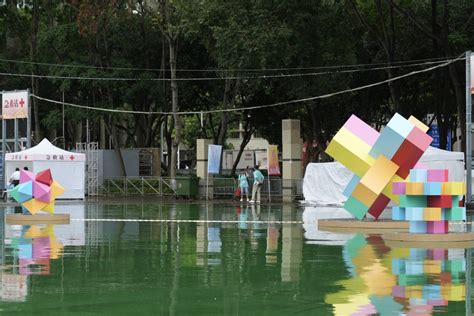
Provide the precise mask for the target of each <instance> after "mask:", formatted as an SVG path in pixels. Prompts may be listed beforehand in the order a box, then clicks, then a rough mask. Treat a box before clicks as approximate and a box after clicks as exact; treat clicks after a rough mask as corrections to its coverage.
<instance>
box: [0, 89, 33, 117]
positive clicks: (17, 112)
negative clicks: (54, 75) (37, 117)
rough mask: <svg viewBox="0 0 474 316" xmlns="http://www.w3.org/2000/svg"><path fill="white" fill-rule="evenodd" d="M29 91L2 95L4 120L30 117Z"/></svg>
mask: <svg viewBox="0 0 474 316" xmlns="http://www.w3.org/2000/svg"><path fill="white" fill-rule="evenodd" d="M28 103H29V102H28V91H26V90H24V91H13V92H3V93H2V117H3V119H4V120H8V119H17V118H27V117H28V106H29V104H28Z"/></svg>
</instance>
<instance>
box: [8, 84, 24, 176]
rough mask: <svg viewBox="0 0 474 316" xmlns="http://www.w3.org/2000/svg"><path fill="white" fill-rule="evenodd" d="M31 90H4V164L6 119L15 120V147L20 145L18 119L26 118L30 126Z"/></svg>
mask: <svg viewBox="0 0 474 316" xmlns="http://www.w3.org/2000/svg"><path fill="white" fill-rule="evenodd" d="M28 103H29V92H28V90H23V91H6V92H2V164H3V161H4V159H3V157H5V150H6V146H5V142H6V135H5V134H6V130H7V129H6V125H5V124H6V121H5V120H10V119H14V120H15V131H14V133H15V149H17V146H18V121H17V119H22V118H26V119H27V120H28V122H27V125H28V127H29V118H28V108H29V104H28ZM2 180H3V183H5V168H3V165H2Z"/></svg>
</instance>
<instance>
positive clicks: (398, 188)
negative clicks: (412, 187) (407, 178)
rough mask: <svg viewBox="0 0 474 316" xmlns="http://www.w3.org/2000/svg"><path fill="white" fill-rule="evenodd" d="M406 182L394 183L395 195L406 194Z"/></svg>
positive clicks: (393, 191) (393, 190)
mask: <svg viewBox="0 0 474 316" xmlns="http://www.w3.org/2000/svg"><path fill="white" fill-rule="evenodd" d="M405 188H406V182H394V183H393V186H392V193H393V194H405Z"/></svg>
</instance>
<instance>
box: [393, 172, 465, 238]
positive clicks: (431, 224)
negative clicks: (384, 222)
mask: <svg viewBox="0 0 474 316" xmlns="http://www.w3.org/2000/svg"><path fill="white" fill-rule="evenodd" d="M393 193H394V194H400V205H399V206H398V207H393V208H392V219H393V220H407V221H409V222H410V233H418V234H447V233H448V221H461V220H465V219H466V208H465V207H460V206H459V196H460V195H464V194H466V185H465V183H464V182H448V170H444V169H443V170H427V169H412V170H410V177H409V181H407V182H394V183H393Z"/></svg>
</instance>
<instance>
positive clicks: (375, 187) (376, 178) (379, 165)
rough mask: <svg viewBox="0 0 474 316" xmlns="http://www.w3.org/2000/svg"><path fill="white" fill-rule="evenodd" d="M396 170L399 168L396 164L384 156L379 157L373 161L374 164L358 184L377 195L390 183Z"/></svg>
mask: <svg viewBox="0 0 474 316" xmlns="http://www.w3.org/2000/svg"><path fill="white" fill-rule="evenodd" d="M398 168H399V166H398V165H397V164H396V163H394V162H392V161H391V160H388V159H387V158H385V157H384V156H379V157H378V158H377V160H375V163H374V164H373V165H372V166H371V167H370V168H369V170H368V171H367V172H366V173H365V174H364V176H363V177H362V178H361V179H360V182H361V183H362V184H364V185H365V186H366V187H367V188H368V189H369V190H371V191H372V192H375V193H376V194H377V195H378V194H380V193H381V192H382V190H383V189H384V188H385V186H386V185H387V184H388V183H390V180H391V179H392V178H393V176H394V175H395V173H396V172H397V170H398Z"/></svg>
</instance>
